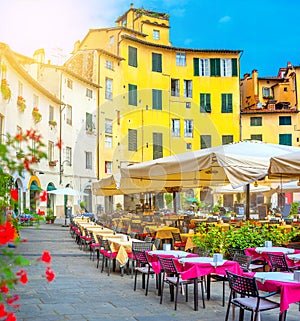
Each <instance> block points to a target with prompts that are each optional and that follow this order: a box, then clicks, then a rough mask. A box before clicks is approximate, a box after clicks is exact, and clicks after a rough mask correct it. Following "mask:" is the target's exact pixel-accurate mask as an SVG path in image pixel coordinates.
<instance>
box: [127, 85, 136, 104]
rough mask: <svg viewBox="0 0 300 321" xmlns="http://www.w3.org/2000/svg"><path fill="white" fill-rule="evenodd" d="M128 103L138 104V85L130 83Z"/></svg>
mask: <svg viewBox="0 0 300 321" xmlns="http://www.w3.org/2000/svg"><path fill="white" fill-rule="evenodd" d="M128 105H132V106H137V86H136V85H131V84H129V85H128Z"/></svg>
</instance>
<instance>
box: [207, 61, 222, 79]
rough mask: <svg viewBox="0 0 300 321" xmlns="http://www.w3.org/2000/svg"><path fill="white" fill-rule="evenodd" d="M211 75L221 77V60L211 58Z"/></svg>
mask: <svg viewBox="0 0 300 321" xmlns="http://www.w3.org/2000/svg"><path fill="white" fill-rule="evenodd" d="M209 65H210V75H211V76H216V77H220V75H221V70H220V58H211V59H210V64H209Z"/></svg>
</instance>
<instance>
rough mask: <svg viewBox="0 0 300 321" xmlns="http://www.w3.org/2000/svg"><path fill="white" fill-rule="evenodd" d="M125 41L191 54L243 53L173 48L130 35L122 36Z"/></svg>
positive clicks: (226, 50) (238, 51) (237, 51)
mask: <svg viewBox="0 0 300 321" xmlns="http://www.w3.org/2000/svg"><path fill="white" fill-rule="evenodd" d="M122 38H123V39H128V40H131V41H134V42H138V43H141V44H144V45H145V46H150V47H157V48H162V49H167V50H177V51H189V52H206V53H207V52H218V53H235V54H239V53H241V52H243V50H228V49H191V48H180V47H173V46H166V45H160V44H155V43H153V42H148V41H144V40H141V39H137V38H135V37H132V36H129V35H122Z"/></svg>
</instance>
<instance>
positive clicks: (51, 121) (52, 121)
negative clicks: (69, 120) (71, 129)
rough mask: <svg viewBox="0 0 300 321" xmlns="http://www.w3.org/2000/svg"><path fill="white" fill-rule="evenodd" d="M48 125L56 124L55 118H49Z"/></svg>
mask: <svg viewBox="0 0 300 321" xmlns="http://www.w3.org/2000/svg"><path fill="white" fill-rule="evenodd" d="M49 125H50V126H56V125H57V122H56V120H54V119H52V120H49Z"/></svg>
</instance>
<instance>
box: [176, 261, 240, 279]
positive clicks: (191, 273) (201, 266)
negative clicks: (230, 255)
mask: <svg viewBox="0 0 300 321" xmlns="http://www.w3.org/2000/svg"><path fill="white" fill-rule="evenodd" d="M205 259H206V260H205ZM207 259H211V260H210V261H211V262H208V261H209V260H207ZM180 261H182V260H178V264H180V265H181V266H182V267H181V272H182V273H181V276H182V279H183V280H186V279H191V278H197V277H199V276H204V275H208V274H211V273H215V274H221V275H226V270H228V271H230V272H232V273H236V274H242V273H243V271H242V269H241V267H240V265H239V263H238V262H235V261H229V260H223V261H222V262H219V263H218V265H215V263H214V262H212V258H201V257H199V258H198V259H196V258H195V259H194V258H191V260H187V259H186V260H184V262H182V263H180Z"/></svg>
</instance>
